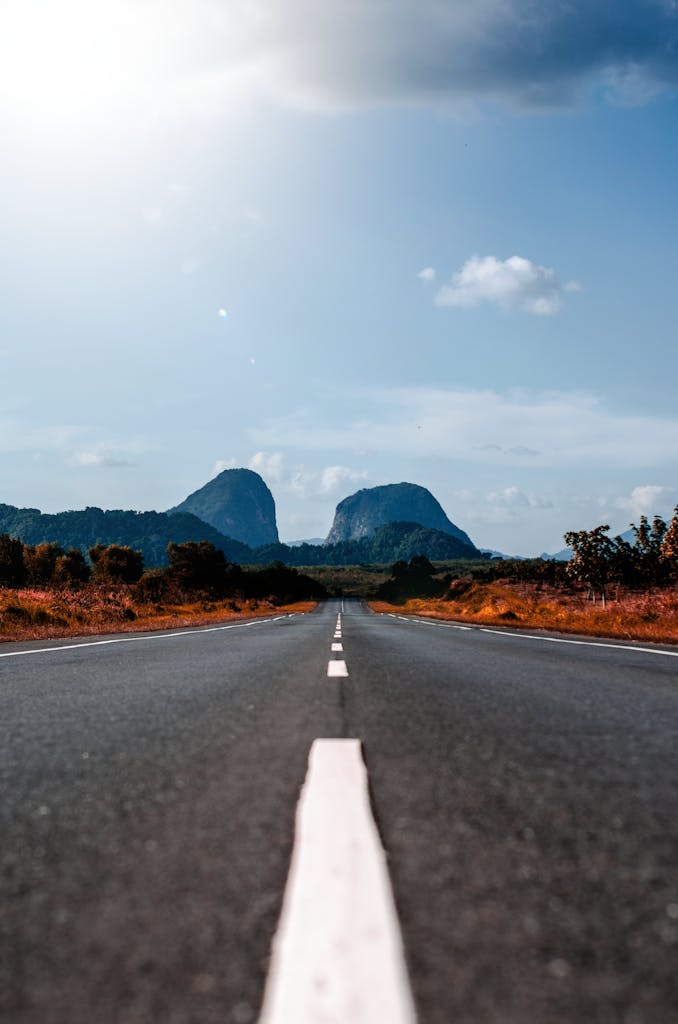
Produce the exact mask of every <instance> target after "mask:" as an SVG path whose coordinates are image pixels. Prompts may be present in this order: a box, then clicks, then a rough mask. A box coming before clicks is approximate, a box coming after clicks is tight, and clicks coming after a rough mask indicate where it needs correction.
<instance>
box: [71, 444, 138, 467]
mask: <svg viewBox="0 0 678 1024" xmlns="http://www.w3.org/2000/svg"><path fill="white" fill-rule="evenodd" d="M73 461H74V462H75V463H76V465H78V466H86V467H91V468H94V469H127V468H130V467H133V466H136V462H132V461H131V460H130V459H126V458H123V457H121V456H119V455H114V454H112V453H111V452H110V451H108V450H107V449H106V447H99V448H94V449H86V450H83V451H78V452H75V453H74V455H73Z"/></svg>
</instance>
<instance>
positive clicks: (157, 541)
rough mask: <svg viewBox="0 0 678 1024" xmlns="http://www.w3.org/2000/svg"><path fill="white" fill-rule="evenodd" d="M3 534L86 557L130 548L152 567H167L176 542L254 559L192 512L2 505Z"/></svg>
mask: <svg viewBox="0 0 678 1024" xmlns="http://www.w3.org/2000/svg"><path fill="white" fill-rule="evenodd" d="M0 533H9V534H10V536H12V537H18V538H19V539H20V540H22V541H23V542H24V544H42V543H43V542H45V541H47V542H49V541H54V542H56V543H57V544H60V545H61V547H63V548H71V547H73V548H78V549H79V550H80V551H82V553H83V554H85V555H86V554H87V551H88V550H89V548H91V547H94V545H95V544H122V545H129V547H131V548H135V549H137V550H139V551H141V552H142V554H143V556H144V563H145V564H146V566H158V565H165V564H166V562H167V556H166V550H167V545H168V543H169V542H170V541H175V542H176V543H177V544H183V543H185V542H186V541H189V540H192V541H201V540H207V541H210V542H211V543H212V544H214V546H215V547H216V548H219V549H220V550H221V551H223V552H224V554H225V556H226V558H227V559H228V561H229V562H240V563H243V562H244V563H247V562H249V561H251V559H252V552H251V550H250V548H248V547H247V545H245V544H241V543H240V542H239V541H237V540H232V539H231V538H229V537H224V536H223V534H221V533H219V532H218V531H217V530H215V529H214V528H213V527H211V526H208V525H207V524H206V523H204V522H202V521H201V520H200V519H198V518H197V517H196V516H194V515H190V513H187V512H180V513H177V514H169V513H166V512H132V511H125V510H113V511H106V512H105V511H104V510H103V509H100V508H94V507H90V508H86V509H82V510H81V511H77V512H57V513H55V514H53V515H52V514H48V513H43V512H40V510H39V509H37V508H15V506H14V505H2V504H0Z"/></svg>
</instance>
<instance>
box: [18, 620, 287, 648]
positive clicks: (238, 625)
mask: <svg viewBox="0 0 678 1024" xmlns="http://www.w3.org/2000/svg"><path fill="white" fill-rule="evenodd" d="M290 614H293V613H290ZM285 618H287V616H286V615H277V616H276V617H275V618H274V619H252V620H251V621H250V622H233V623H232V624H231V625H230V626H206V627H205V628H204V629H185V630H183V631H182V632H177V633H153V634H148V633H144V634H141V635H137V636H120V637H115V638H114V639H112V640H89V641H87V642H86V643H82V644H62V645H61V646H60V647H38V648H35V649H34V650H30V651H2V652H0V658H21V657H23V656H24V655H28V654H53V653H54V652H55V651H76V650H79V649H80V648H81V647H105V646H107V645H108V644H132V643H139V642H141V641H142V640H176V639H177V637H182V636H194V635H195V634H196V633H220V632H222V630H225V629H242V628H243V627H245V626H259V625H262V624H263V623H265V622H280V620H281V619H285Z"/></svg>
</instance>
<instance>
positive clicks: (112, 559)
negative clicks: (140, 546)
mask: <svg viewBox="0 0 678 1024" xmlns="http://www.w3.org/2000/svg"><path fill="white" fill-rule="evenodd" d="M88 554H89V557H90V559H91V562H92V565H93V566H94V578H95V580H96V581H97V582H102V583H136V581H137V580H138V579H140V578H141V574H142V573H143V571H144V558H143V555H142V554H141V551H135V550H134V549H133V548H128V547H121V546H120V545H118V544H108V545H106V544H96V545H95V546H94V547H93V548H90V549H89V552H88Z"/></svg>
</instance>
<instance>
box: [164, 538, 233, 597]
mask: <svg viewBox="0 0 678 1024" xmlns="http://www.w3.org/2000/svg"><path fill="white" fill-rule="evenodd" d="M167 559H168V561H169V575H170V577H171V578H172V579H173V580H174V581H175V582H176V583H177V584H178V585H179V586H180V587H181V588H182V589H184V590H197V591H205V592H206V593H209V594H214V595H215V596H218V595H222V594H224V593H225V592H226V580H227V571H228V563H227V561H226V558H225V556H224V553H223V551H220V550H219V549H218V548H215V546H214V544H211V543H210V542H209V541H206V540H201V541H197V542H196V541H187V542H186V543H185V544H175V543H174V542H172V541H170V543H169V544H168V545H167Z"/></svg>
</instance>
